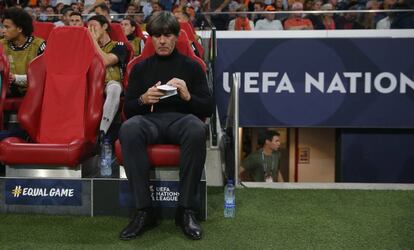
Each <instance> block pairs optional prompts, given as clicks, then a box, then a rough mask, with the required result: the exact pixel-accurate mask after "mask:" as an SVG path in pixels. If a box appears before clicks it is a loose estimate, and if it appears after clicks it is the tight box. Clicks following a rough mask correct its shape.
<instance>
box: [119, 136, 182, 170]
mask: <svg viewBox="0 0 414 250" xmlns="http://www.w3.org/2000/svg"><path fill="white" fill-rule="evenodd" d="M147 152H148V157H149V161H150V164H151V166H153V167H177V166H179V165H180V146H179V145H173V144H154V145H149V146H148V150H147ZM115 155H116V158H117V159H118V163H119V164H123V159H122V152H121V144H120V143H119V140H117V141H116V142H115Z"/></svg>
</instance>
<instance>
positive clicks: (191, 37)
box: [180, 22, 195, 42]
mask: <svg viewBox="0 0 414 250" xmlns="http://www.w3.org/2000/svg"><path fill="white" fill-rule="evenodd" d="M180 29H181V30H184V31H185V33H186V34H187V37H188V39H189V40H190V41H191V42H194V41H195V36H194V29H193V27H192V26H191V24H190V23H188V22H180Z"/></svg>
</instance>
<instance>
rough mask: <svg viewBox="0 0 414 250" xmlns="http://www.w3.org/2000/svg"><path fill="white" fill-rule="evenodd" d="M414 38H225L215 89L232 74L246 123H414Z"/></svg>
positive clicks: (219, 92)
mask: <svg viewBox="0 0 414 250" xmlns="http://www.w3.org/2000/svg"><path fill="white" fill-rule="evenodd" d="M413 44H414V39H413V38H312V39H310V38H295V39H290V38H289V39H286V38H284V39H275V38H271V39H219V40H218V55H217V60H216V66H215V72H214V74H215V79H216V81H215V83H216V84H215V96H216V102H217V105H218V109H219V114H220V119H221V121H222V122H223V121H224V120H225V116H226V112H227V104H228V98H229V92H230V89H231V85H232V84H233V77H232V76H233V74H235V75H236V76H237V77H236V80H237V81H238V84H239V86H240V90H239V93H240V101H239V103H240V104H239V109H240V121H239V123H240V126H242V127H243V126H244V127H249V126H252V127H253V126H263V127H276V126H279V127H365V128H412V127H414V109H413V107H414V60H413V58H414V49H413Z"/></svg>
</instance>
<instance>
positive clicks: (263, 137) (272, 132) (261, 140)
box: [257, 130, 280, 146]
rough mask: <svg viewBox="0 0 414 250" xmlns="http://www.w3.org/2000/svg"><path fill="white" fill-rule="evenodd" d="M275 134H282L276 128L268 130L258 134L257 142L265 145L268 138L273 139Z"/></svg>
mask: <svg viewBox="0 0 414 250" xmlns="http://www.w3.org/2000/svg"><path fill="white" fill-rule="evenodd" d="M274 136H280V134H279V132H277V131H275V130H266V131H264V132H263V134H262V135H259V136H258V139H257V143H258V144H259V145H261V146H263V145H264V144H265V142H266V140H268V141H271V140H272V139H273V137H274Z"/></svg>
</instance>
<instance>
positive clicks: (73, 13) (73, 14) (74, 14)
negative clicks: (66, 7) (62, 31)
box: [69, 11, 82, 19]
mask: <svg viewBox="0 0 414 250" xmlns="http://www.w3.org/2000/svg"><path fill="white" fill-rule="evenodd" d="M69 16H80V18H81V19H82V14H81V13H79V12H77V11H74V12H72V13H70V15H69Z"/></svg>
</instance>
